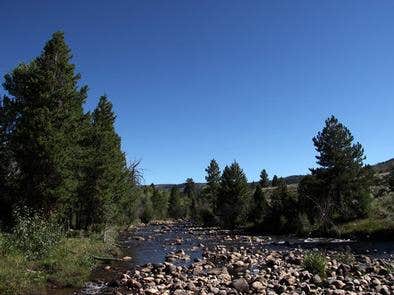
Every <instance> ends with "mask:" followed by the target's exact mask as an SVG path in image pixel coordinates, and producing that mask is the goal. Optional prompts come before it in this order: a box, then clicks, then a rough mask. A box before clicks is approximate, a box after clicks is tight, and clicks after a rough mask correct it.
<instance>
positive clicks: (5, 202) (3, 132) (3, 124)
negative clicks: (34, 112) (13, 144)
mask: <svg viewBox="0 0 394 295" xmlns="http://www.w3.org/2000/svg"><path fill="white" fill-rule="evenodd" d="M9 103H10V101H9V100H8V99H7V98H6V97H5V98H4V100H3V101H2V102H1V101H0V229H1V228H8V227H9V226H11V224H12V211H13V210H14V209H15V205H17V204H18V202H19V199H18V195H17V194H15V189H16V187H14V186H15V183H14V176H15V175H14V173H13V169H14V168H15V167H14V165H13V164H14V161H15V160H14V155H13V153H12V151H11V149H10V148H9V138H10V130H12V127H11V126H12V125H13V123H14V121H13V118H14V116H12V114H9V111H10V108H9ZM10 115H11V119H10Z"/></svg>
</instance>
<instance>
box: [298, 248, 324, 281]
mask: <svg viewBox="0 0 394 295" xmlns="http://www.w3.org/2000/svg"><path fill="white" fill-rule="evenodd" d="M303 265H304V268H305V269H306V270H308V271H309V272H311V273H313V274H318V275H319V276H320V277H325V276H326V267H327V259H326V257H325V256H324V255H323V254H322V253H320V252H308V253H306V254H305V256H304V262H303Z"/></svg>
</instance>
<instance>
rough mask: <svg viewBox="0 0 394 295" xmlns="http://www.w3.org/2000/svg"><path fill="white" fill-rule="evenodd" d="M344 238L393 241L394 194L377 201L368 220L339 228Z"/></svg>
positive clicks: (357, 221)
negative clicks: (369, 237)
mask: <svg viewBox="0 0 394 295" xmlns="http://www.w3.org/2000/svg"><path fill="white" fill-rule="evenodd" d="M339 233H340V234H341V235H343V236H360V237H365V236H366V235H368V236H371V237H376V238H388V239H390V238H391V239H392V237H393V236H394V192H391V193H388V194H386V195H385V196H382V197H380V198H377V199H375V200H374V201H373V202H372V204H371V209H370V212H369V214H368V217H367V218H364V219H359V220H355V221H351V222H348V223H345V224H342V225H340V226H339Z"/></svg>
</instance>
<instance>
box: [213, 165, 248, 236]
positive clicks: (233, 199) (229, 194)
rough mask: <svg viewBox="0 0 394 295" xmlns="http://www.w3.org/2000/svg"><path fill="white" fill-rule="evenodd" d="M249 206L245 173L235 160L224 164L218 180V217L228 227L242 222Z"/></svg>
mask: <svg viewBox="0 0 394 295" xmlns="http://www.w3.org/2000/svg"><path fill="white" fill-rule="evenodd" d="M248 207H249V191H248V183H247V179H246V175H245V173H244V172H243V170H242V169H241V167H240V166H239V164H238V163H237V162H233V163H232V164H231V165H230V166H226V167H225V168H224V170H223V174H222V177H221V181H220V191H219V198H218V209H217V210H218V217H219V219H220V222H221V223H222V224H223V225H224V226H226V227H230V228H234V227H236V226H238V225H241V224H244V222H245V221H246V219H247V213H248Z"/></svg>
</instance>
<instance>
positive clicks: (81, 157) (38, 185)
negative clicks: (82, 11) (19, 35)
mask: <svg viewBox="0 0 394 295" xmlns="http://www.w3.org/2000/svg"><path fill="white" fill-rule="evenodd" d="M71 58H72V55H71V51H70V49H69V48H68V46H67V44H66V43H65V40H64V34H63V33H62V32H56V33H54V34H53V35H52V38H51V39H50V40H49V41H48V42H47V43H46V44H45V47H44V49H43V50H42V52H41V54H40V55H39V56H38V57H37V58H35V59H33V60H32V61H31V62H30V63H27V64H25V63H22V64H19V65H18V66H17V67H16V68H15V69H14V70H12V71H11V72H10V73H8V74H6V75H5V81H4V83H3V87H4V89H5V91H6V92H7V95H5V96H4V97H3V98H2V99H1V104H0V159H1V162H0V208H1V209H0V210H1V212H0V222H1V224H2V226H3V227H7V226H10V225H12V223H13V212H14V211H15V210H22V209H21V208H29V210H33V211H36V212H37V211H39V212H40V214H43V215H45V216H49V215H53V214H56V215H57V218H58V220H59V221H60V222H62V224H64V225H65V226H66V227H67V228H88V227H90V226H93V225H99V224H104V223H106V222H109V221H111V222H112V221H114V220H116V221H119V222H121V221H123V220H131V219H134V218H135V214H137V210H136V208H135V203H136V196H137V194H136V190H137V189H138V188H137V185H138V171H137V169H138V167H136V166H135V165H133V163H132V165H130V166H128V165H127V162H126V157H125V154H124V153H123V152H122V151H121V139H120V137H119V135H118V134H117V133H116V131H115V128H114V123H115V118H116V116H115V114H114V111H113V108H112V104H111V102H110V100H109V99H108V97H107V96H105V95H103V96H101V97H100V98H99V101H98V104H97V106H96V108H95V109H94V110H93V111H92V112H85V111H84V109H83V105H84V103H85V101H86V99H87V93H88V87H87V86H79V81H80V78H81V77H80V75H79V74H77V73H76V72H75V66H74V65H73V64H72V63H71Z"/></svg>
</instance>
